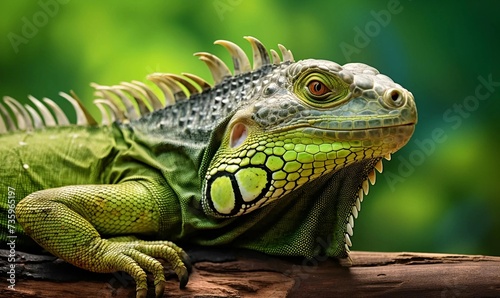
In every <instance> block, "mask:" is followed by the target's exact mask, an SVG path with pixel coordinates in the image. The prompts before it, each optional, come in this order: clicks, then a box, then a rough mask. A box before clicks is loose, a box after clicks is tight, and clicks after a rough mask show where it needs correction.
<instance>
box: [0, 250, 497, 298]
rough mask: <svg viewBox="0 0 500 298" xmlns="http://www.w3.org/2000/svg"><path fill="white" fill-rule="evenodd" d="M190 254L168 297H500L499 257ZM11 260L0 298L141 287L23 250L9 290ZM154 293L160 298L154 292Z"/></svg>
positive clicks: (108, 293)
mask: <svg viewBox="0 0 500 298" xmlns="http://www.w3.org/2000/svg"><path fill="white" fill-rule="evenodd" d="M188 252H189V254H190V255H191V257H192V259H193V261H194V270H193V273H192V274H191V276H190V281H189V284H188V286H187V288H186V289H183V290H180V289H179V288H178V282H177V280H176V278H175V276H174V275H173V274H170V275H169V276H170V279H169V281H168V286H167V291H166V294H165V296H166V297H200V296H204V297H207V296H208V297H314V298H317V297H337V296H342V297H343V296H349V297H351V296H355V297H359V296H363V297H366V296H371V297H374V296H400V297H403V296H405V297H417V296H419V297H420V296H425V297H458V296H460V297H463V296H469V297H470V296H475V297H500V257H489V256H472V255H448V254H428V253H379V252H373V253H371V252H352V253H351V257H352V259H353V266H352V267H342V266H340V265H339V264H338V262H337V261H335V260H331V259H326V258H323V257H317V258H316V259H313V260H306V259H297V258H276V257H271V256H267V255H263V254H259V253H255V252H251V251H246V250H223V249H213V248H212V249H205V248H196V249H191V250H189V251H188ZM7 256H8V252H7V251H5V250H4V251H1V250H0V266H1V267H0V269H1V270H0V271H1V272H0V273H1V275H2V278H1V282H0V286H1V288H2V290H1V291H0V298H3V297H12V298H27V297H29V298H32V297H53V298H59V297H69V298H71V297H135V288H134V286H135V285H134V283H133V281H132V280H131V279H130V277H129V276H128V275H126V274H124V273H117V274H96V273H89V272H87V271H84V270H80V269H78V268H75V267H73V266H71V265H69V264H67V263H65V262H63V261H61V260H58V259H56V258H55V257H52V256H37V255H30V254H26V253H18V256H20V257H22V259H21V262H19V263H17V264H16V276H15V290H10V289H9V288H8V286H9V283H8V282H7V281H6V279H7V278H8V272H7V271H8V270H9V267H8V266H9V265H10V263H9V262H8V258H7ZM6 277H7V278H6ZM152 288H154V287H152V286H151V289H152ZM149 294H150V295H151V297H154V293H153V291H152V290H151V291H150V293H149ZM321 295H322V296H321Z"/></svg>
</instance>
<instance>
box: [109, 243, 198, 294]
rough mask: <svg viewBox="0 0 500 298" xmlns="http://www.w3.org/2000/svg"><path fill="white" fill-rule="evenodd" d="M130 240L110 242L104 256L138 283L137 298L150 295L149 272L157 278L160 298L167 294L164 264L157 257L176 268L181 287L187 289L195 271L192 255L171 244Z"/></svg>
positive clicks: (157, 289)
mask: <svg viewBox="0 0 500 298" xmlns="http://www.w3.org/2000/svg"><path fill="white" fill-rule="evenodd" d="M130 240H131V238H130V237H117V238H112V239H108V240H104V241H107V244H108V245H109V248H108V250H107V252H106V253H105V254H104V255H103V256H102V260H103V262H104V263H107V264H112V265H114V266H112V267H113V269H115V270H117V271H125V272H127V273H128V274H130V276H132V278H133V279H134V280H135V282H136V289H137V298H145V297H146V296H147V290H148V288H147V282H146V272H145V271H149V272H151V273H152V274H153V276H154V284H155V294H156V297H162V296H163V293H164V291H165V285H166V281H165V275H164V273H163V266H162V264H161V263H160V262H159V261H158V260H156V259H155V258H162V259H164V260H165V261H166V262H167V263H168V264H170V265H171V266H172V269H173V270H174V272H175V273H176V274H177V276H178V278H179V283H180V288H181V289H182V288H184V287H186V284H187V283H188V280H189V273H190V272H191V270H192V266H191V261H190V259H189V256H188V255H187V254H186V252H184V250H182V249H181V248H180V247H178V246H177V245H175V244H174V243H172V242H170V241H142V240H133V241H130Z"/></svg>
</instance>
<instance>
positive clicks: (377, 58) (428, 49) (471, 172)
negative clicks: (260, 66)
mask: <svg viewBox="0 0 500 298" xmlns="http://www.w3.org/2000/svg"><path fill="white" fill-rule="evenodd" d="M348 2H350V3H348ZM430 3H431V2H430V1H425V3H422V2H421V1H409V0H405V1H403V0H402V1H392V0H391V1H389V0H384V1H342V2H341V1H315V0H310V1H285V0H281V1H264V0H259V1H251V0H215V1H186V0H183V1H141V2H139V1H99V2H97V1H78V2H77V1H67V0H65V1H62V0H61V1H57V0H41V1H2V3H1V4H0V36H1V39H0V93H1V95H10V96H13V97H14V98H17V99H18V100H20V101H22V102H27V98H26V95H27V94H32V95H34V96H35V97H38V98H42V97H43V96H47V97H49V98H52V99H56V100H57V101H58V102H61V105H62V106H64V107H65V108H68V110H69V111H71V109H70V108H69V104H66V103H65V102H64V100H63V99H61V98H60V97H58V95H57V93H58V92H59V91H69V90H71V89H73V90H75V91H76V93H77V94H79V96H80V97H81V98H82V99H84V100H85V101H87V103H88V104H90V102H91V99H92V89H91V88H90V87H89V83H90V82H98V83H100V84H110V85H111V84H115V83H118V82H121V81H130V80H143V81H144V80H145V77H146V75H147V74H148V73H151V72H155V71H161V72H172V73H180V72H192V73H195V74H198V75H200V76H202V77H205V78H210V76H209V72H208V70H207V69H206V68H205V66H204V65H203V63H202V62H200V61H198V60H197V59H196V58H195V57H192V56H191V54H192V53H194V52H197V51H209V52H212V53H214V54H217V55H219V56H221V57H223V58H224V59H225V60H226V61H229V56H228V54H227V53H226V52H225V50H224V49H223V48H222V47H220V46H215V45H212V42H213V41H214V40H216V39H228V40H231V41H234V42H237V43H238V44H241V45H242V47H243V48H244V49H245V50H246V51H249V45H248V44H247V42H246V41H245V40H244V39H243V38H242V37H243V36H245V35H252V36H255V37H257V38H259V39H260V40H261V41H262V42H263V43H264V44H265V45H267V46H268V47H269V48H277V47H276V44H277V43H282V44H284V45H286V46H287V47H288V48H290V49H292V50H293V53H294V55H295V58H296V59H305V58H322V59H329V60H333V61H336V62H338V63H340V64H344V63H346V62H354V61H359V62H364V63H367V64H370V65H372V66H374V67H376V68H377V69H379V70H380V71H381V72H382V73H384V74H387V75H388V76H390V77H391V78H393V79H394V80H395V81H396V82H398V83H400V84H401V85H403V86H405V87H406V88H408V89H409V90H411V91H412V92H413V94H414V96H415V99H416V101H417V106H418V111H419V123H418V125H417V130H416V132H415V134H414V137H413V139H412V140H411V141H410V143H409V144H408V145H407V146H406V147H405V148H404V149H403V150H401V151H400V152H398V153H397V154H395V155H394V156H393V160H392V161H391V162H386V163H385V164H384V166H385V171H384V173H385V175H379V176H378V177H377V180H378V182H377V184H376V185H375V186H374V187H372V188H371V190H370V194H369V195H368V196H367V197H366V199H365V202H364V203H363V207H362V212H361V215H360V217H359V219H358V220H357V221H356V227H355V235H354V237H353V242H354V247H353V249H355V250H371V251H424V252H448V253H466V254H488V255H497V256H498V255H500V200H499V199H500V193H499V191H500V187H499V184H500V182H498V181H497V179H498V178H497V171H498V166H499V164H500V163H499V161H500V157H499V156H498V155H499V154H500V153H499V152H498V148H500V138H499V137H498V129H499V127H500V125H499V124H498V123H497V122H498V118H499V117H498V112H499V108H500V103H499V91H500V87H499V86H498V85H499V84H498V83H496V82H500V70H499V69H498V67H499V65H500V63H499V62H500V58H499V56H500V47H499V44H500V42H499V39H500V22H499V16H498V15H499V13H500V2H499V1H439V2H438V1H435V3H433V4H430ZM30 24H31V25H30ZM479 77H481V78H483V79H480V78H479ZM488 80H489V81H493V83H489V84H487V85H488V86H486V87H485V86H484V81H488ZM479 86H483V87H479ZM476 90H477V91H476ZM470 96H472V97H470ZM478 97H481V98H483V99H482V100H479V99H478ZM92 111H93V112H95V115H96V116H99V115H98V113H97V110H96V109H93V110H92Z"/></svg>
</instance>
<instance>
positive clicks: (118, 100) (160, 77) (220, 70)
mask: <svg viewBox="0 0 500 298" xmlns="http://www.w3.org/2000/svg"><path fill="white" fill-rule="evenodd" d="M244 38H245V39H246V40H247V41H248V42H249V43H250V45H251V47H252V57H253V59H252V60H253V68H252V67H251V65H250V60H249V58H248V57H247V55H246V54H245V52H244V51H243V50H242V49H241V48H240V47H239V46H238V45H236V44H234V43H232V42H230V41H227V40H217V41H215V42H214V43H215V44H218V45H221V46H223V47H224V48H226V49H227V51H228V52H229V54H230V55H231V57H232V60H233V66H234V72H233V73H231V71H230V70H229V67H228V66H227V65H226V64H225V63H224V62H223V61H222V60H221V59H220V58H219V57H217V56H215V55H212V54H210V53H206V52H199V53H195V54H194V55H195V56H197V57H198V58H199V59H200V60H201V61H203V62H205V64H206V65H207V66H208V68H209V70H210V73H211V74H212V77H213V80H214V86H217V85H218V84H220V83H221V82H222V81H224V80H225V79H227V78H230V77H232V76H237V75H241V74H245V73H248V72H251V71H252V70H253V71H255V70H258V69H260V68H261V67H263V66H266V65H270V64H271V63H272V64H280V63H281V62H282V61H283V62H294V59H293V55H292V52H291V51H290V50H288V49H286V48H285V47H284V46H282V45H281V44H278V48H279V50H280V52H281V56H282V59H280V56H279V54H278V53H277V52H276V51H275V50H272V49H271V51H270V53H271V56H269V54H268V52H267V49H266V48H265V47H264V45H263V44H262V43H261V42H260V41H259V40H258V39H256V38H254V37H251V36H246V37H244ZM147 78H148V80H150V81H151V82H153V83H154V84H155V85H156V86H157V87H158V88H159V89H160V90H161V93H162V94H163V100H160V99H159V98H158V96H157V95H156V94H155V92H154V91H153V90H152V89H151V88H150V87H149V86H147V85H146V84H144V83H143V82H139V81H132V82H121V83H120V84H119V85H114V86H103V85H99V84H96V83H91V84H90V85H91V86H92V87H93V88H94V89H95V92H94V95H95V97H96V99H95V100H94V104H95V105H96V106H97V107H98V109H99V111H100V112H101V115H102V120H101V123H100V124H101V125H109V124H110V123H112V122H113V121H120V122H128V121H130V120H135V119H138V118H140V117H142V116H144V115H146V114H148V113H151V112H152V111H156V110H160V109H162V108H164V107H166V106H170V105H174V104H175V103H176V102H177V101H179V100H185V99H189V98H191V96H193V95H196V94H199V93H201V92H205V91H208V90H210V89H211V88H213V87H212V86H211V85H210V84H209V83H208V82H207V81H205V80H204V79H202V78H200V77H198V76H196V75H194V74H190V73H182V76H180V75H175V74H170V73H153V74H150V75H149V76H148V77H147ZM59 95H60V96H61V97H63V98H64V99H66V100H68V101H69V102H70V103H71V105H72V106H73V108H74V109H75V112H76V125H81V126H85V125H90V126H92V125H98V123H97V121H96V120H95V119H94V118H93V117H92V115H91V114H90V113H89V112H88V111H87V109H86V108H85V107H84V106H83V104H82V102H81V101H80V99H79V98H78V97H77V96H76V94H75V93H74V92H73V91H71V92H70V94H68V93H65V92H60V93H59ZM28 98H29V99H30V101H31V102H32V103H33V105H34V107H36V109H35V108H34V107H32V106H30V105H28V104H25V105H24V106H23V105H22V104H20V103H19V102H18V101H17V100H15V99H14V98H12V97H9V96H4V98H3V101H4V104H5V105H6V106H7V108H6V107H5V106H4V105H3V104H1V103H0V134H1V133H6V132H9V131H16V130H34V129H40V128H43V127H54V126H67V125H70V122H69V120H68V118H67V117H66V114H65V113H64V112H63V111H62V109H61V108H60V107H59V105H57V104H56V103H55V102H54V101H52V100H51V99H49V98H46V97H45V98H43V99H42V100H41V101H40V100H38V99H37V98H35V97H34V96H31V95H28ZM9 110H10V111H9ZM51 112H52V113H51ZM54 117H55V118H54Z"/></svg>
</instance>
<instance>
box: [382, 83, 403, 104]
mask: <svg viewBox="0 0 500 298" xmlns="http://www.w3.org/2000/svg"><path fill="white" fill-rule="evenodd" d="M383 99H384V101H385V103H386V104H387V105H388V106H389V107H393V108H399V107H401V106H403V105H404V104H405V102H406V99H405V95H404V94H403V91H402V90H399V89H394V88H391V89H389V90H387V91H386V92H385V93H384V96H383Z"/></svg>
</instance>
